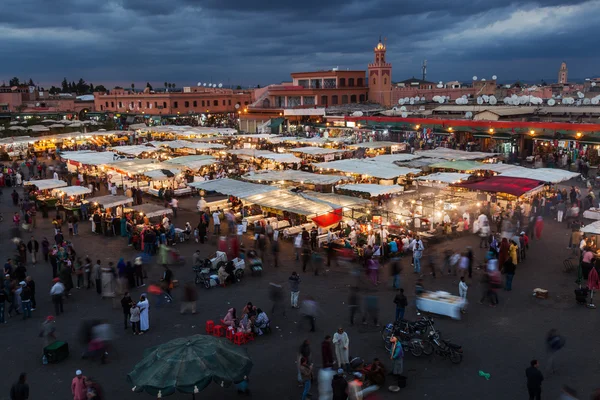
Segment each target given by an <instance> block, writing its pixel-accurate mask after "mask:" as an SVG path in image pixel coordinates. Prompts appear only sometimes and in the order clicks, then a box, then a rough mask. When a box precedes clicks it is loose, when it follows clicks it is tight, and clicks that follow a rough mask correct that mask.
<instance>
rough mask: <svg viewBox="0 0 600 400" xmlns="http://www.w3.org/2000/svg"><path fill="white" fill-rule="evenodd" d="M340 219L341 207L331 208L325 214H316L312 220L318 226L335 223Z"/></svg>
mask: <svg viewBox="0 0 600 400" xmlns="http://www.w3.org/2000/svg"><path fill="white" fill-rule="evenodd" d="M341 220H342V209H341V208H339V209H337V210H333V211H331V212H328V213H327V214H322V215H317V216H316V217H314V218H313V219H312V221H313V222H314V223H315V224H317V225H318V226H320V227H327V226H331V225H335V224H337V223H338V222H340V221H341Z"/></svg>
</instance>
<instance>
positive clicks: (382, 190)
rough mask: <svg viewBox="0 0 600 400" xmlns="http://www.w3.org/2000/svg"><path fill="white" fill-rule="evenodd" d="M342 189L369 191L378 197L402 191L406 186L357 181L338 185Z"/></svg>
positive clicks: (371, 194) (372, 195)
mask: <svg viewBox="0 0 600 400" xmlns="http://www.w3.org/2000/svg"><path fill="white" fill-rule="evenodd" d="M336 188H337V189H340V190H349V191H352V192H361V193H368V194H369V195H370V196H371V197H377V196H381V195H384V194H394V193H401V192H403V191H404V186H398V185H376V184H369V183H356V184H348V185H339V186H336Z"/></svg>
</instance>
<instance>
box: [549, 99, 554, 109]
mask: <svg viewBox="0 0 600 400" xmlns="http://www.w3.org/2000/svg"><path fill="white" fill-rule="evenodd" d="M555 104H556V100H554V99H550V100H548V105H549V106H550V107H552V106H553V105H555Z"/></svg>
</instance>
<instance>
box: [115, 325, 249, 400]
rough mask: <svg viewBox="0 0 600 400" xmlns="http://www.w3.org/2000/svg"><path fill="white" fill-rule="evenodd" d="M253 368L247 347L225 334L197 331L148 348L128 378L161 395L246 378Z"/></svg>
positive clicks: (137, 388) (195, 390)
mask: <svg viewBox="0 0 600 400" xmlns="http://www.w3.org/2000/svg"><path fill="white" fill-rule="evenodd" d="M251 369H252V360H250V357H249V356H248V351H247V350H246V349H245V348H243V347H239V346H235V345H233V344H232V343H231V342H229V340H227V339H225V338H217V337H213V336H207V335H194V336H190V337H185V338H178V339H174V340H171V341H170V342H167V343H165V344H162V345H160V346H156V347H154V348H151V349H148V350H146V351H145V352H144V358H143V359H142V361H140V362H139V363H138V364H137V365H136V366H135V367H134V369H133V371H131V372H130V373H129V374H128V375H127V380H128V381H129V382H131V383H132V384H133V389H132V391H134V392H142V391H146V392H148V393H150V394H152V395H155V396H158V397H163V396H168V395H171V394H173V393H175V391H179V392H182V393H191V394H192V395H194V394H195V393H198V392H199V391H201V390H203V389H204V388H206V387H207V386H208V385H209V384H210V383H211V382H213V381H214V382H216V383H217V384H219V385H221V386H228V385H230V384H231V383H239V382H242V381H243V380H244V379H246V378H247V376H248V374H249V373H250V370H251Z"/></svg>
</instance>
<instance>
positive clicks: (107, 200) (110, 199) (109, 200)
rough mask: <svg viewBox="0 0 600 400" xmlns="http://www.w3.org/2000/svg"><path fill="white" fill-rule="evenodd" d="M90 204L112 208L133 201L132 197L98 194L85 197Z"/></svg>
mask: <svg viewBox="0 0 600 400" xmlns="http://www.w3.org/2000/svg"><path fill="white" fill-rule="evenodd" d="M87 200H88V201H89V202H90V203H91V204H96V205H100V206H102V207H104V208H113V207H117V206H121V205H124V204H129V203H133V199H132V198H131V197H127V196H111V195H107V196H100V197H92V198H90V199H87Z"/></svg>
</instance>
